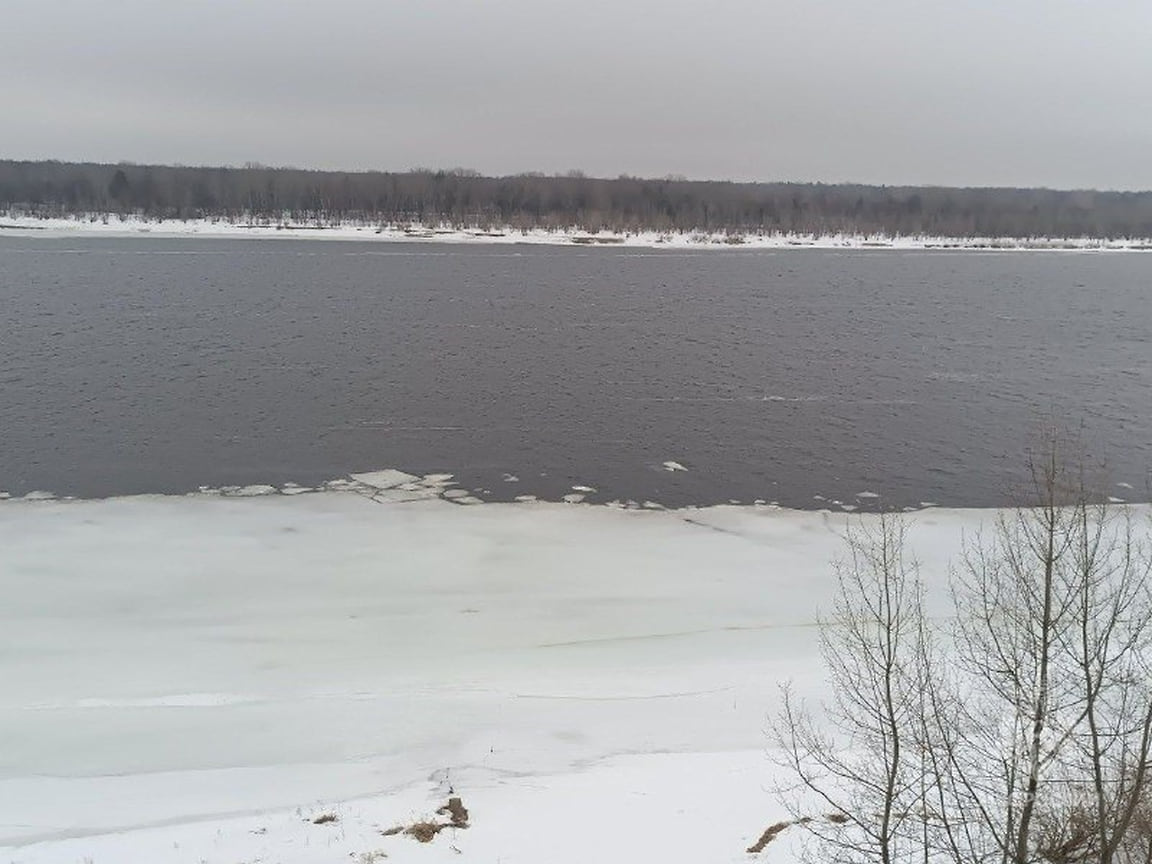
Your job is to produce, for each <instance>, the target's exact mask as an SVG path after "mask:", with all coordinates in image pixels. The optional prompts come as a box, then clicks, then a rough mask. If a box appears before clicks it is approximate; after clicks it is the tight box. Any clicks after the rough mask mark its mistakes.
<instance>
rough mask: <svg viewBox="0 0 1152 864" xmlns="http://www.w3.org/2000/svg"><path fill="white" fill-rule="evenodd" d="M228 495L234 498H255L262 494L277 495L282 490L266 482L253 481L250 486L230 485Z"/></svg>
mask: <svg viewBox="0 0 1152 864" xmlns="http://www.w3.org/2000/svg"><path fill="white" fill-rule="evenodd" d="M229 490H230V491H228V493H227V494H228V495H229V496H230V497H233V498H255V497H258V496H260V495H275V494H276V493H277V492H279V491H280V490H279V489H277V488H276V487H275V486H269V485H267V484H266V483H253V484H252V485H250V486H238V487H229Z"/></svg>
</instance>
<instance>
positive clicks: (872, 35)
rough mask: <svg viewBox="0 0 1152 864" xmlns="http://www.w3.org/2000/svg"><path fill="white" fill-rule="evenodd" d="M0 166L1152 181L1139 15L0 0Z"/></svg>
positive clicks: (1048, 2) (1067, 5) (674, 1)
mask: <svg viewBox="0 0 1152 864" xmlns="http://www.w3.org/2000/svg"><path fill="white" fill-rule="evenodd" d="M0 32H2V33H3V39H2V45H3V47H2V50H0V130H2V131H0V156H4V157H15V158H46V157H52V158H58V159H70V160H71V159H76V160H79V159H84V160H99V161H119V160H130V161H136V162H165V163H170V162H180V163H185V164H242V163H244V162H249V161H253V162H262V163H265V164H272V165H299V166H307V167H320V168H353V169H355V168H379V169H386V170H397V169H406V168H410V167H413V166H417V165H419V166H430V167H453V166H463V167H468V168H475V169H477V170H480V171H482V172H484V173H498V174H504V173H514V172H519V171H529V170H540V171H547V172H554V171H563V170H567V169H569V168H581V169H583V170H584V171H586V172H587V173H589V174H594V175H602V176H615V175H617V174H621V173H628V174H639V175H652V176H658V175H665V174H683V175H687V176H689V177H694V178H730V179H739V180H821V181H827V182H837V181H860V182H869V183H890V184H896V183H917V184H920V183H939V184H949V185H953V184H959V185H1020V186H1023V185H1037V186H1053V187H1098V188H1118V189H1148V188H1152V0H1077V2H1072V0H874V2H862V0H734V2H726V0H694V2H678V0H570V2H563V3H561V2H551V0H491V2H482V0H407V2H399V0H323V2H320V0H312V2H297V0H103V2H95V0H0Z"/></svg>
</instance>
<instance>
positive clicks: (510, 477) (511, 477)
mask: <svg viewBox="0 0 1152 864" xmlns="http://www.w3.org/2000/svg"><path fill="white" fill-rule="evenodd" d="M504 482H505V483H519V482H520V478H519V477H517V476H516V475H515V474H505V475H504Z"/></svg>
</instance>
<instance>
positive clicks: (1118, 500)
mask: <svg viewBox="0 0 1152 864" xmlns="http://www.w3.org/2000/svg"><path fill="white" fill-rule="evenodd" d="M1108 503H1109V504H1123V503H1124V499H1123V498H1117V497H1116V496H1115V495H1109V496H1108Z"/></svg>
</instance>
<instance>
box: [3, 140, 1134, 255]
mask: <svg viewBox="0 0 1152 864" xmlns="http://www.w3.org/2000/svg"><path fill="white" fill-rule="evenodd" d="M0 211H5V212H7V213H9V214H16V215H20V216H25V217H38V218H61V217H74V216H80V215H86V216H90V215H92V214H106V215H109V216H113V215H119V216H121V217H125V216H132V217H139V218H143V219H146V220H223V221H226V222H232V223H243V222H249V223H260V224H264V225H269V224H281V225H286V226H303V225H312V226H317V227H329V226H340V225H377V226H395V225H405V224H412V225H420V226H440V227H450V228H455V229H468V230H472V231H479V232H484V231H507V230H513V231H529V230H532V231H574V230H575V231H582V232H586V233H588V234H592V235H595V234H598V233H600V232H605V233H615V234H626V233H634V232H657V233H660V232H663V233H668V234H691V233H703V234H707V235H711V236H722V235H731V236H733V237H738V236H743V235H748V234H752V235H783V236H811V237H832V236H852V237H887V238H899V237H934V238H957V239H969V238H991V239H996V238H1049V239H1066V240H1075V239H1081V240H1109V241H1111V240H1129V241H1131V240H1142V239H1145V238H1152V191H1144V192H1113V191H1104V192H1102V191H1095V190H1070V191H1064V190H1052V189H1012V188H949V187H938V186H866V185H856V184H836V185H828V184H822V183H735V182H728V181H701V180H685V179H680V178H672V177H669V178H659V179H643V178H638V177H626V176H622V177H618V178H615V179H603V178H595V177H586V176H584V175H583V174H582V173H580V172H576V171H573V172H569V173H567V174H565V175H560V176H546V175H543V174H534V173H531V174H519V175H514V176H507V177H485V176H481V175H480V174H477V173H476V172H473V171H467V170H461V169H456V170H451V171H434V170H425V169H416V170H412V171H408V172H402V173H387V172H374V171H373V172H346V171H311V170H303V169H297V168H269V167H265V166H261V165H248V166H245V167H242V168H224V167H222V168H214V167H186V166H165V165H135V164H127V163H121V164H115V165H112V164H99V163H75V162H55V161H37V162H30V161H13V160H0Z"/></svg>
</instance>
